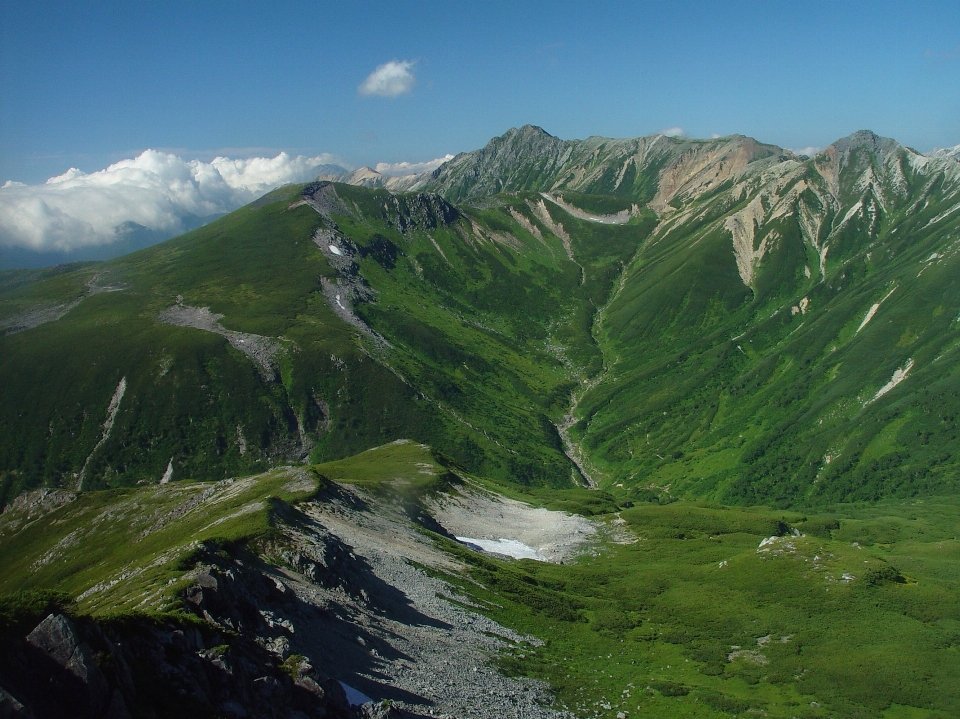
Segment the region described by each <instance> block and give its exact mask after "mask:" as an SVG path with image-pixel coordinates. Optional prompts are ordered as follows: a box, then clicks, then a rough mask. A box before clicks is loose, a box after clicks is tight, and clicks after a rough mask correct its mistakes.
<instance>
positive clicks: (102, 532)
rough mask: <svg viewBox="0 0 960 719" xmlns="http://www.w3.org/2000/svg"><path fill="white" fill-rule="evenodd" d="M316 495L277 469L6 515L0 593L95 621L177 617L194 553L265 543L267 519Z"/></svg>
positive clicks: (310, 481) (0, 521) (309, 480)
mask: <svg viewBox="0 0 960 719" xmlns="http://www.w3.org/2000/svg"><path fill="white" fill-rule="evenodd" d="M316 488H317V480H316V479H315V478H313V476H312V475H309V474H308V473H307V472H306V471H304V470H298V471H289V470H276V471H274V472H270V473H267V474H263V475H256V476H252V477H246V478H242V479H236V480H232V479H231V480H225V481H223V482H220V483H217V484H210V483H200V482H176V483H172V484H167V485H162V486H159V487H157V486H151V487H145V488H138V489H114V490H105V491H100V492H83V493H81V494H80V495H79V496H78V497H77V498H76V499H75V500H74V501H72V502H69V503H67V504H65V505H63V506H61V507H59V508H57V509H55V510H53V511H52V512H49V513H46V514H43V515H42V516H39V517H36V518H32V517H30V516H29V515H27V516H24V515H23V514H21V513H10V514H4V515H3V516H2V517H0V594H2V593H5V592H6V593H10V592H17V591H27V590H36V591H43V590H56V591H57V592H65V593H66V594H67V595H68V596H69V597H72V598H74V599H75V600H76V607H77V610H79V611H82V612H84V613H88V614H94V615H98V616H99V615H109V614H115V613H117V612H129V611H133V610H140V609H144V608H149V609H151V610H152V611H157V612H165V611H180V610H181V606H180V604H181V602H180V600H179V599H178V598H177V592H178V591H179V590H180V589H182V584H181V583H180V582H179V578H180V577H182V575H183V574H184V572H185V571H186V570H187V569H189V568H191V567H192V562H191V561H190V558H191V557H192V556H193V554H194V553H195V552H196V551H197V549H198V548H199V547H200V546H201V545H210V546H225V547H229V546H231V545H234V544H237V543H246V542H251V541H253V540H256V539H258V538H262V539H268V538H269V537H270V536H271V533H272V532H273V515H274V513H275V512H277V511H278V510H280V509H281V508H282V506H283V505H284V504H286V503H289V502H294V501H298V500H301V499H305V498H307V497H310V496H312V495H313V494H315V492H316ZM43 596H46V595H43ZM24 601H26V600H24ZM30 601H40V600H33V599H31V600H30ZM48 601H59V600H58V599H56V597H54V598H52V599H49V600H48ZM14 606H16V605H14ZM3 611H4V610H0V613H2V612H3ZM11 611H14V610H11ZM14 614H15V612H14Z"/></svg>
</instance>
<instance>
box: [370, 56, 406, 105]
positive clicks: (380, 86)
mask: <svg viewBox="0 0 960 719" xmlns="http://www.w3.org/2000/svg"><path fill="white" fill-rule="evenodd" d="M412 67H413V62H411V61H409V60H391V61H390V62H387V63H384V64H383V65H380V66H379V67H378V68H377V69H376V70H374V71H373V72H372V73H370V76H369V77H368V78H367V79H366V80H364V81H363V82H362V83H360V86H359V87H358V88H357V92H359V93H360V94H361V95H379V96H380V97H396V96H397V95H403V94H404V93H407V92H410V91H411V90H412V89H413V86H414V85H415V84H416V83H417V78H415V77H414V76H413V73H412V72H410V70H411V68H412Z"/></svg>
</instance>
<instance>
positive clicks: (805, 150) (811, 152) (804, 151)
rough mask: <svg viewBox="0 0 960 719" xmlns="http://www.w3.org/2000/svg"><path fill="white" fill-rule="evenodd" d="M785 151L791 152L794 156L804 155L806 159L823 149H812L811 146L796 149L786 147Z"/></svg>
mask: <svg viewBox="0 0 960 719" xmlns="http://www.w3.org/2000/svg"><path fill="white" fill-rule="evenodd" d="M787 149H788V150H790V152H792V153H793V154H794V155H806V156H807V157H813V156H814V155H816V154H817V153H818V152H820V150H822V149H823V148H822V147H814V146H813V145H811V146H810V147H796V148H794V147H788V148H787Z"/></svg>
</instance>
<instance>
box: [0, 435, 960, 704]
mask: <svg viewBox="0 0 960 719" xmlns="http://www.w3.org/2000/svg"><path fill="white" fill-rule="evenodd" d="M474 481H475V480H474V479H473V478H470V477H469V476H468V475H465V474H463V473H462V472H459V471H458V470H456V469H455V468H453V467H452V466H451V465H450V464H449V461H448V460H446V459H444V458H442V457H440V456H439V455H438V454H437V453H436V452H435V451H433V450H431V449H430V448H429V447H426V446H424V445H420V444H417V443H414V442H395V443H391V444H388V445H384V446H382V447H378V448H374V449H371V450H368V451H366V452H363V453H360V454H358V455H356V456H353V457H349V458H345V459H341V460H336V461H332V462H327V463H323V464H320V465H315V466H312V467H307V468H281V469H278V470H274V471H271V472H268V473H265V474H262V475H256V476H251V477H247V478H240V479H231V480H226V481H221V482H218V483H203V482H188V481H182V482H172V483H169V484H166V485H162V486H150V487H139V488H121V489H114V490H106V491H100V492H83V493H80V494H79V495H72V494H70V493H66V492H60V493H59V494H58V493H51V494H47V495H46V496H45V497H43V498H35V499H34V500H33V501H32V502H29V503H28V502H20V503H19V504H18V505H17V506H16V507H14V508H13V509H11V510H10V511H8V512H6V513H5V514H4V515H3V516H2V517H0V595H3V596H2V597H0V629H3V631H4V632H6V633H8V634H9V633H10V632H11V631H13V630H14V629H15V628H16V626H15V625H16V622H20V623H24V622H26V621H27V620H28V619H30V618H31V617H32V618H33V621H39V620H40V619H41V618H42V614H40V615H37V612H38V611H44V610H45V611H49V609H48V607H49V601H50V600H49V598H51V597H52V598H54V599H57V600H58V601H59V602H60V604H59V606H61V607H64V606H65V607H66V609H67V611H68V612H69V613H71V615H72V616H75V617H76V618H77V619H76V621H78V622H80V621H87V622H94V623H96V624H97V625H98V626H103V627H104V628H105V630H111V627H114V629H112V630H111V631H113V632H114V633H115V634H117V635H118V636H121V637H128V640H129V641H132V639H130V637H131V632H133V629H134V628H135V627H138V626H141V625H142V624H143V623H144V622H147V623H150V622H152V623H154V624H158V623H159V625H160V626H168V627H177V626H179V627H181V631H185V632H188V633H189V632H191V631H193V629H191V627H200V628H203V627H206V628H204V629H203V631H206V632H209V631H210V627H209V626H207V625H205V624H204V623H203V622H200V623H198V621H199V620H198V619H196V618H195V617H194V614H193V613H194V612H199V609H198V608H197V607H196V606H194V605H195V604H196V597H197V591H198V590H197V589H196V585H197V582H198V581H199V582H200V583H201V584H200V586H201V587H203V586H206V587H208V589H209V585H210V580H209V579H204V578H205V577H210V576H212V577H214V578H216V579H217V582H219V585H214V586H215V587H218V588H217V589H216V591H217V592H219V593H220V594H221V595H222V596H221V597H220V600H219V603H217V602H213V601H212V600H209V601H208V600H205V601H208V603H207V604H201V605H200V607H202V608H205V609H206V610H209V611H210V612H213V618H215V619H216V621H217V622H220V623H221V624H223V626H224V627H230V626H232V627H233V628H234V629H235V630H237V632H238V633H237V632H234V633H230V632H227V633H226V634H222V635H221V637H222V638H221V639H217V640H216V643H217V644H218V646H217V647H216V648H215V651H214V654H211V657H213V658H214V659H217V658H218V657H222V658H223V661H225V662H227V665H228V666H229V665H230V663H231V662H236V661H237V657H239V656H241V654H240V652H241V650H242V645H241V640H244V639H245V640H247V641H249V640H250V639H251V638H256V637H259V638H258V639H257V641H258V642H260V643H261V644H264V645H265V646H269V647H274V649H273V650H272V651H279V650H276V647H277V646H280V645H279V644H278V642H280V641H281V640H285V641H287V642H288V645H287V648H286V649H285V650H284V651H282V652H279V656H278V657H277V658H275V660H274V661H275V662H277V663H278V664H279V663H280V662H281V660H283V659H284V657H287V659H286V661H284V664H283V666H288V665H289V666H292V665H293V664H295V663H296V662H297V661H304V655H306V660H308V661H309V662H310V663H312V664H313V665H314V666H316V667H317V668H318V669H320V670H321V671H323V672H327V673H329V674H331V675H332V676H334V677H336V678H339V679H341V680H343V681H348V682H350V683H356V682H359V681H361V680H363V677H367V678H368V679H371V678H377V679H378V680H379V682H381V683H380V684H372V685H371V687H373V689H370V690H369V691H371V693H372V692H373V691H374V689H376V688H379V691H381V692H389V691H390V689H389V687H390V686H391V681H390V679H389V678H390V677H391V676H393V675H394V674H393V673H394V672H396V671H399V670H398V669H397V666H400V665H408V664H410V663H411V659H410V658H409V657H406V658H405V657H404V655H402V654H400V655H397V654H395V653H394V652H390V651H388V649H389V647H387V646H385V645H383V644H379V643H371V642H373V639H372V637H371V635H369V634H366V632H368V631H370V630H371V627H373V626H374V624H371V622H372V621H373V620H370V619H368V620H364V621H363V622H357V612H358V611H359V610H358V609H357V608H356V607H354V608H353V609H352V610H351V611H345V607H346V606H347V605H344V606H343V607H338V606H337V604H336V603H335V602H346V601H347V600H348V599H349V597H350V596H353V595H354V594H356V595H357V596H358V597H362V598H363V601H362V603H361V604H358V605H357V606H358V607H359V606H366V607H367V611H372V612H377V613H380V614H384V613H386V614H389V613H390V612H391V611H396V607H394V608H393V609H391V608H390V607H392V606H393V605H390V604H381V603H382V602H383V601H384V597H389V596H394V594H395V590H384V589H383V587H382V585H379V584H378V583H377V581H376V580H375V578H374V576H373V574H372V573H371V565H370V564H369V562H370V561H371V558H372V557H376V556H379V555H382V554H388V553H389V552H391V551H394V552H396V551H399V552H401V553H402V555H403V556H404V561H405V562H406V561H410V560H411V559H412V560H413V564H415V565H417V566H419V567H420V570H418V571H423V572H426V574H427V575H430V576H439V577H442V578H443V579H445V580H447V581H449V582H450V583H451V584H452V585H453V586H454V587H456V588H457V589H458V590H459V591H460V592H461V593H462V594H461V595H459V596H457V595H455V594H453V593H451V591H450V589H444V590H443V592H442V594H443V595H444V596H446V597H452V601H453V602H454V603H459V604H462V605H464V606H466V607H467V608H468V609H470V610H471V611H478V612H480V613H481V614H486V615H488V616H490V617H491V618H493V619H495V620H496V621H498V622H499V623H500V624H501V625H502V626H505V627H509V628H511V629H513V630H515V631H517V632H520V636H525V637H526V639H525V640H523V641H519V640H518V641H514V642H513V643H511V644H509V645H507V646H505V647H503V648H502V650H501V651H499V652H498V653H497V655H496V656H495V657H494V658H493V660H494V662H495V664H496V666H497V667H499V669H500V670H501V671H503V672H505V673H506V674H508V675H518V676H527V677H534V678H536V679H541V680H545V681H547V682H549V686H550V687H551V690H552V692H553V693H554V695H555V699H554V701H553V707H554V708H556V709H567V710H569V711H571V712H573V714H574V716H580V717H591V716H593V717H597V716H599V717H609V718H610V719H613V717H616V716H617V713H618V712H622V713H625V714H627V715H629V716H635V717H698V718H701V719H719V718H720V717H727V716H744V717H746V716H756V715H761V716H770V717H777V718H781V717H782V718H783V719H788V718H790V717H805V718H807V719H814V718H821V717H860V718H863V719H867V718H871V719H881V718H882V719H907V718H913V717H924V718H925V719H945V718H946V717H950V716H956V714H957V712H958V711H960V674H958V667H960V663H958V662H956V661H955V655H956V652H957V642H958V641H960V614H958V607H960V601H958V591H960V584H958V582H960V573H958V567H960V565H958V560H960V544H958V542H957V538H956V535H957V528H958V524H960V505H958V502H957V500H956V498H953V497H933V498H926V499H922V500H908V501H902V500H899V501H898V500H895V501H885V502H881V503H877V504H871V505H831V506H826V507H822V508H820V509H819V510H818V512H817V513H809V512H796V511H777V510H770V509H767V508H762V507H754V508H731V507H723V506H720V505H714V504H710V503H706V502H701V503H687V502H675V503H672V504H668V505H658V504H655V503H642V504H636V505H634V506H632V507H631V506H626V505H627V504H628V503H623V504H622V505H618V503H617V501H616V500H614V499H612V498H611V497H609V495H606V494H605V493H603V492H593V493H592V494H589V495H588V494H586V493H577V492H572V493H566V494H565V496H566V505H565V509H567V510H572V511H580V512H585V513H587V514H590V515H591V517H592V521H593V522H595V523H597V524H598V525H599V526H600V527H601V528H602V536H603V537H605V539H602V540H599V541H597V542H595V543H594V544H593V545H591V551H590V552H589V553H588V554H586V555H585V556H583V557H582V558H581V559H580V560H578V561H574V562H572V563H571V562H567V563H566V564H549V563H545V562H535V561H530V560H523V561H519V562H517V561H505V560H503V559H499V558H496V557H493V556H482V555H479V554H477V553H475V552H474V551H472V550H469V549H467V548H466V547H464V546H463V545H460V544H457V543H454V542H453V541H451V539H449V538H448V537H446V536H443V535H442V534H441V533H442V532H443V531H444V530H443V528H442V527H440V526H439V525H437V524H436V523H435V522H432V521H431V517H430V515H429V513H428V511H427V508H428V507H429V506H430V504H429V502H428V501H427V500H428V499H429V498H431V497H435V496H437V495H438V494H440V493H454V494H455V493H456V492H457V491H458V490H459V489H460V488H462V487H463V486H464V483H465V482H474ZM350 488H354V489H350ZM355 491H357V493H354V492H355ZM515 496H517V497H521V498H525V499H527V500H528V501H532V502H534V503H537V504H546V505H547V506H551V505H553V504H555V502H556V501H557V491H556V490H551V489H544V488H528V489H525V490H522V491H518V492H516V493H515ZM592 498H601V499H602V500H603V503H604V504H603V505H602V506H601V504H600V503H598V502H595V501H594V500H593V499H592ZM621 502H622V500H621ZM391 513H393V514H392V515H391ZM389 516H394V519H392V520H389V521H388V518H389ZM338 522H339V523H338ZM347 526H350V527H355V528H358V529H357V530H356V531H357V536H355V537H352V538H351V536H350V535H349V534H342V535H341V536H340V538H337V536H336V533H337V532H340V533H342V532H344V528H345V527H347ZM325 527H329V529H326V528H325ZM364 527H366V528H367V531H372V532H374V533H376V534H378V535H379V536H380V537H381V541H382V544H380V545H377V546H376V548H374V549H373V550H371V548H370V547H369V546H365V545H363V544H361V542H360V541H359V539H358V537H360V536H362V532H363V531H364V530H363V528H364ZM431 527H432V530H431ZM331 532H333V533H334V535H335V536H333V537H331ZM418 537H419V540H417V541H420V542H422V543H424V544H423V545H421V546H429V545H432V546H433V547H435V550H434V554H433V555H430V554H427V555H423V553H422V552H423V550H422V549H421V550H419V552H420V553H418V554H415V555H414V556H413V557H411V556H410V551H411V550H410V549H409V548H408V544H409V546H410V547H416V546H417V545H416V544H415V543H414V541H415V538H418ZM344 542H346V544H344ZM403 542H406V543H408V544H403ZM351 543H352V545H353V547H352V548H351V547H350V546H347V544H351ZM398 543H400V544H398ZM391 547H393V548H392V549H391ZM355 553H356V555H355ZM425 556H426V557H429V556H433V557H434V559H433V560H432V561H431V560H429V559H426V558H425ZM440 557H445V558H443V559H438V558H440ZM380 561H382V560H380ZM382 566H383V565H382V564H379V565H375V567H380V571H382ZM211 567H213V568H211ZM217 567H219V569H217ZM411 571H412V570H411ZM258 573H261V574H265V575H266V576H268V577H272V579H270V580H269V581H267V582H266V585H267V586H268V587H273V586H274V583H275V582H278V581H282V582H285V583H287V584H289V585H290V586H298V587H300V590H298V592H299V594H302V595H303V596H307V594H308V593H309V592H317V591H322V592H325V591H326V590H327V589H329V592H330V593H329V595H328V594H324V595H323V596H324V597H326V600H325V602H326V603H320V606H322V607H323V610H322V611H320V612H317V611H315V610H314V609H310V608H309V607H308V606H307V605H306V604H303V605H301V604H297V603H294V604H291V603H290V597H289V596H287V595H284V594H277V592H276V591H274V590H271V592H272V593H271V592H266V590H264V589H262V588H261V587H262V585H264V582H263V581H262V580H261V579H257V578H256V577H257V576H259V574H258ZM308 578H309V579H308ZM204 581H206V582H207V584H203V582H204ZM421 581H426V579H425V578H424V579H422V580H421ZM295 583H296V584H295ZM231 587H232V589H231ZM304 587H306V588H307V593H304V591H303V588H304ZM310 587H313V588H314V589H309V588H310ZM378 587H380V588H379V589H378ZM361 588H363V590H364V592H366V594H357V593H358V592H359V590H360V589H361ZM228 590H229V592H228ZM17 591H19V592H20V593H19V594H16V593H15V592H17ZM384 591H386V592H387V593H386V594H381V593H378V592H384ZM10 592H14V594H9V593H10ZM51 592H52V593H51ZM57 592H59V594H58V593H57ZM257 592H260V594H257ZM391 592H393V593H391ZM249 593H253V594H252V595H251V596H254V597H259V599H258V600H257V601H258V602H259V604H258V605H257V607H258V609H259V610H261V611H260V614H261V615H263V617H265V618H266V620H269V621H267V623H266V624H264V623H263V620H262V619H261V618H260V615H257V614H256V612H254V616H253V617H250V616H247V615H245V614H243V612H242V611H239V610H240V609H242V608H243V607H244V606H245V604H244V602H245V601H246V597H247V595H248V594H249ZM287 593H288V594H289V590H287ZM261 594H262V596H261ZM201 595H202V594H201ZM274 595H276V596H274ZM202 596H205V595H202ZM284 596H287V598H286V599H284ZM58 598H59V599H58ZM71 599H72V600H74V603H73V604H72V605H71V604H70V601H69V600H71ZM41 600H46V603H43V602H42V601H41ZM358 601H359V600H358ZM38 604H39V605H40V606H41V609H40V610H32V611H33V614H30V611H31V607H33V606H34V605H38ZM307 604H308V603H307ZM350 606H353V605H350ZM402 606H406V604H403V605H402ZM60 611H63V610H62V609H61V610H60ZM403 611H405V612H407V614H401V615H400V616H401V617H403V618H404V621H406V622H408V623H411V624H417V623H420V624H423V623H425V622H426V623H429V622H428V620H426V619H425V618H424V617H423V616H421V615H410V614H409V609H404V610H403ZM238 612H239V613H238ZM24 615H29V616H24ZM34 615H37V616H34ZM224 616H226V617H228V618H229V617H234V620H231V621H233V622H234V623H233V624H230V623H229V622H227V623H225V624H224V622H225V621H226V620H224V619H223V617H224ZM208 621H210V620H208ZM470 621H471V622H474V621H476V620H470ZM350 622H353V624H350V625H349V627H348V623H350ZM164 623H166V624H164ZM314 623H315V624H314ZM124 627H126V629H124ZM315 627H322V632H321V633H318V631H317V629H316V628H315ZM350 627H352V628H350ZM29 628H30V627H29V626H27V627H26V629H25V630H24V631H28V630H29ZM124 632H126V633H124ZM358 632H359V633H360V634H363V636H364V637H365V639H364V642H363V643H362V644H359V645H358V644H357V640H356V638H357V636H358ZM133 636H134V637H135V636H137V635H135V634H134V635H133ZM324 647H328V649H326V650H325V649H324ZM329 647H332V648H329ZM350 647H353V650H351V649H350ZM371 648H373V649H375V650H376V651H370V649H371ZM354 650H356V652H358V654H356V656H355V655H354V653H353V651H354ZM167 651H168V653H169V652H172V651H173V650H172V649H171V650H167ZM325 652H326V653H325ZM330 652H333V654H334V657H333V659H335V661H334V660H330V661H328V659H329V658H328V657H327V656H326V654H327V653H330ZM208 654H209V652H208ZM452 659H453V658H452V657H449V656H448V657H446V658H444V659H442V662H441V663H447V662H449V661H451V660H452ZM393 662H398V664H394V663H393ZM105 666H108V665H105ZM438 666H439V665H438ZM281 668H282V667H281ZM0 669H2V670H3V671H8V670H9V669H10V667H9V666H7V665H4V666H3V667H0ZM142 671H143V672H145V676H146V675H147V674H148V672H147V670H146V669H143V670H142ZM474 671H476V669H474ZM471 676H472V673H471ZM156 680H157V681H168V679H163V678H157V679H156ZM461 680H462V677H461V678H459V679H457V680H456V681H453V682H452V683H451V684H449V685H448V686H447V687H446V688H445V689H443V693H444V694H451V693H456V692H458V691H461V690H462V688H463V687H461V684H460V681H461ZM464 686H465V684H464ZM139 696H140V697H141V700H142V701H145V700H144V699H143V692H142V691H141V693H140V695H139ZM378 696H379V695H378ZM387 696H389V693H388V694H387ZM407 699H408V700H410V698H409V697H407ZM181 701H182V700H181ZM491 701H492V699H491ZM171 706H172V707H173V708H171V709H170V711H173V710H174V709H176V707H178V706H180V705H178V704H176V703H175V702H174V703H173V704H172V705H171ZM181 708H182V707H181ZM170 715H171V716H175V715H176V714H170ZM483 715H486V714H484V713H480V714H478V716H483Z"/></svg>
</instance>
